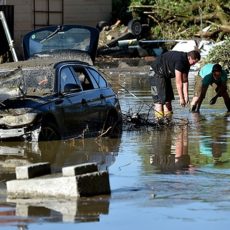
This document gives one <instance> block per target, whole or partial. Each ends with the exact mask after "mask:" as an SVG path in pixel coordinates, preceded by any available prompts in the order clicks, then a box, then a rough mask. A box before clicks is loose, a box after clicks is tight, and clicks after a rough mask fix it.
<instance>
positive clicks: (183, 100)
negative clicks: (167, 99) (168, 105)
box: [180, 98, 187, 107]
mask: <svg viewBox="0 0 230 230" xmlns="http://www.w3.org/2000/svg"><path fill="white" fill-rule="evenodd" d="M186 104H187V103H186V101H185V99H184V98H180V105H181V106H182V107H185V106H186Z"/></svg>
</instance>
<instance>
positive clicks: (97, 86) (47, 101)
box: [0, 26, 122, 141]
mask: <svg viewBox="0 0 230 230" xmlns="http://www.w3.org/2000/svg"><path fill="white" fill-rule="evenodd" d="M68 28H71V30H72V32H71V33H70V34H71V35H73V31H74V29H76V30H78V29H79V27H78V26H76V27H73V26H70V27H66V29H67V31H69V30H68ZM63 29H64V27H63V28H62V30H60V29H58V30H54V31H51V32H49V33H48V34H47V33H42V31H43V30H39V31H38V32H36V31H35V32H31V33H30V34H29V35H26V36H25V37H26V39H25V41H27V42H28V44H30V48H28V47H27V48H25V50H26V53H25V54H26V55H27V56H26V57H27V58H28V60H26V61H21V62H13V63H5V64H2V65H1V68H0V83H1V85H0V139H1V140H6V139H7V140H15V139H22V140H31V141H41V140H59V139H69V138H79V137H81V138H84V137H89V136H104V135H109V136H117V135H119V134H120V132H121V125H122V116H121V110H120V105H119V100H118V97H117V95H116V93H115V92H114V91H113V89H112V88H111V86H110V84H109V83H108V82H107V80H106V77H105V76H104V75H103V74H102V73H101V72H100V71H99V70H98V69H96V68H95V67H94V66H93V65H92V63H93V60H94V58H95V54H94V52H95V48H92V47H93V45H92V44H91V42H89V41H87V42H86V40H87V39H86V38H85V37H84V36H83V35H85V34H88V35H89V36H90V35H92V34H93V33H90V32H88V33H87V32H85V33H83V35H81V41H83V44H88V45H87V47H88V48H86V49H85V51H84V50H83V49H79V50H78V49H70V47H71V45H70V44H72V45H73V43H71V41H72V40H71V39H70V41H69V43H68V49H60V47H61V43H62V42H63V41H62V42H60V44H59V43H58V42H57V41H56V39H57V36H60V39H64V38H65V40H66V39H67V37H68V36H64V35H65V31H64V30H63ZM80 29H81V32H82V30H83V28H82V27H80ZM85 29H86V30H91V29H90V28H89V27H86V28H85ZM52 30H53V29H52ZM44 31H45V29H44ZM44 31H43V32H44ZM92 31H94V32H95V33H96V29H94V28H93V29H92ZM59 33H60V34H59ZM38 35H39V36H38ZM42 35H43V36H42ZM93 36H95V34H93ZM83 37H84V39H83ZM32 38H33V39H32ZM31 39H32V40H33V42H32V40H31ZM52 39H55V40H54V41H53V42H52ZM88 40H90V37H89V38H88ZM25 41H24V45H25V44H26V42H25ZM60 41H61V40H60ZM75 41H78V40H77V39H75ZM34 42H37V43H38V44H40V47H38V46H39V45H38V44H36V47H35V46H34V45H33V44H32V43H34ZM96 42H97V38H96ZM45 44H46V46H48V47H49V48H46V47H44V45H45ZM80 45H81V44H80V43H78V46H80ZM52 46H53V47H54V46H56V48H57V46H58V48H57V49H51V47H52ZM81 47H83V46H81ZM32 48H33V49H32ZM38 49H42V50H40V52H39V51H38ZM31 50H33V51H31ZM89 50H91V51H92V50H93V52H91V53H88V51H89Z"/></svg>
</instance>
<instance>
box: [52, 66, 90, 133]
mask: <svg viewBox="0 0 230 230" xmlns="http://www.w3.org/2000/svg"><path fill="white" fill-rule="evenodd" d="M58 95H59V100H57V101H56V110H57V111H59V112H58V114H59V120H61V122H60V123H61V126H62V127H60V128H61V129H62V130H64V132H65V136H66V137H69V136H76V135H81V133H83V132H84V130H85V129H86V127H87V124H86V123H85V115H86V114H87V107H86V106H85V105H84V95H83V91H82V88H81V86H80V83H79V82H78V81H77V79H76V77H75V76H74V73H73V71H72V68H71V65H68V66H64V67H61V68H60V70H59V73H58Z"/></svg>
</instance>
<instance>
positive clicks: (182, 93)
mask: <svg viewBox="0 0 230 230" xmlns="http://www.w3.org/2000/svg"><path fill="white" fill-rule="evenodd" d="M199 60H200V53H199V51H197V50H193V51H190V52H188V53H185V52H180V51H168V52H166V53H164V54H162V55H161V56H159V57H157V59H156V60H155V61H154V62H153V63H152V65H151V68H150V81H151V92H152V96H153V101H154V103H155V108H154V113H155V118H156V119H157V120H159V119H162V118H164V117H166V118H167V117H171V116H172V100H174V99H175V98H174V93H173V88H172V83H171V78H175V80H176V88H177V91H178V94H179V98H180V105H181V106H182V107H184V106H185V105H186V104H188V103H189V98H188V72H189V69H190V66H192V65H194V64H196V63H197V62H198V61H199Z"/></svg>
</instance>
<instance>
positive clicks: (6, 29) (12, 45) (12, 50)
mask: <svg viewBox="0 0 230 230" xmlns="http://www.w3.org/2000/svg"><path fill="white" fill-rule="evenodd" d="M0 19H1V21H2V25H3V29H4V31H5V34H6V38H7V41H8V44H9V47H10V51H11V53H12V56H13V59H14V61H15V62H17V61H18V58H17V54H16V52H15V49H14V44H13V40H12V39H11V36H10V32H9V29H8V26H7V23H6V18H5V15H4V12H3V11H0Z"/></svg>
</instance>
